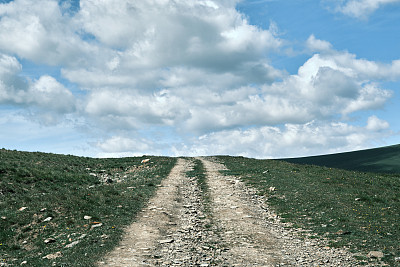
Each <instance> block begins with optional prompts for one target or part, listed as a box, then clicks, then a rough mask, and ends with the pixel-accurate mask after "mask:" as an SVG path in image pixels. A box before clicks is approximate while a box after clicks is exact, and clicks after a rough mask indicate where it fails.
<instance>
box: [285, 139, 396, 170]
mask: <svg viewBox="0 0 400 267" xmlns="http://www.w3.org/2000/svg"><path fill="white" fill-rule="evenodd" d="M282 160H284V161H287V162H291V163H298V164H309V165H317V166H325V167H331V168H339V169H345V170H355V171H363V172H379V173H400V145H394V146H387V147H381V148H374V149H366V150H359V151H353V152H346V153H338V154H330V155H322V156H313V157H304V158H286V159H282Z"/></svg>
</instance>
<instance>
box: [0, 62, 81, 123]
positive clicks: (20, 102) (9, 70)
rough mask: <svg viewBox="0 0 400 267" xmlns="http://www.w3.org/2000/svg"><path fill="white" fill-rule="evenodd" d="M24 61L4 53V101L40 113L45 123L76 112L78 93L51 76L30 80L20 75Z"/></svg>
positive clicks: (0, 89)
mask: <svg viewBox="0 0 400 267" xmlns="http://www.w3.org/2000/svg"><path fill="white" fill-rule="evenodd" d="M21 70H22V66H21V64H20V63H19V62H18V60H17V59H16V58H15V57H11V56H8V55H4V54H0V103H1V104H11V105H17V106H21V107H24V108H27V109H30V112H33V113H35V115H38V118H41V119H39V120H40V121H42V122H44V123H45V124H54V123H56V122H58V117H60V116H62V115H64V114H68V113H72V112H74V111H75V107H76V99H75V97H74V95H73V94H72V93H71V92H70V91H69V90H68V89H67V88H65V87H64V86H63V85H62V84H61V83H59V82H58V81H57V80H56V79H54V78H53V77H51V76H48V75H44V76H41V77H40V78H39V79H38V80H35V81H30V80H27V79H24V78H23V77H21V76H20V75H19V74H20V72H21Z"/></svg>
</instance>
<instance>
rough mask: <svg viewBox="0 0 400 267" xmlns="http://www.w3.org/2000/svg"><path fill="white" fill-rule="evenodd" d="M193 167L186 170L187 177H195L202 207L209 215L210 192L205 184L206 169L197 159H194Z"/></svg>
mask: <svg viewBox="0 0 400 267" xmlns="http://www.w3.org/2000/svg"><path fill="white" fill-rule="evenodd" d="M193 162H194V166H193V169H192V170H190V171H188V172H186V175H187V176H188V177H196V178H197V183H198V185H199V187H200V190H201V196H202V199H203V204H204V209H205V212H206V213H207V214H208V215H211V207H210V201H211V200H210V194H209V188H208V184H207V177H206V170H205V168H204V165H203V163H202V162H201V160H199V159H194V160H193Z"/></svg>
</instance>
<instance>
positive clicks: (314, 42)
mask: <svg viewBox="0 0 400 267" xmlns="http://www.w3.org/2000/svg"><path fill="white" fill-rule="evenodd" d="M306 46H307V48H308V49H309V50H311V51H312V52H320V51H329V50H331V49H332V44H331V43H329V42H327V41H324V40H319V39H316V38H315V36H314V34H312V35H310V37H308V39H307V42H306Z"/></svg>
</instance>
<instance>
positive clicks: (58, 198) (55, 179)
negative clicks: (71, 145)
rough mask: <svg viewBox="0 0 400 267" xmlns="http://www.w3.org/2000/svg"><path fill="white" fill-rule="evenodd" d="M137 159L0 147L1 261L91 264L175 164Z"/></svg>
mask: <svg viewBox="0 0 400 267" xmlns="http://www.w3.org/2000/svg"><path fill="white" fill-rule="evenodd" d="M142 159H144V158H143V157H142V158H140V157H137V158H120V159H93V158H83V157H75V156H65V155H56V154H45V153H28V152H17V151H9V150H5V149H2V150H0V263H7V264H10V265H20V264H21V263H22V262H24V261H26V263H27V265H28V266H51V265H52V264H54V265H55V266H93V265H94V262H95V261H96V260H98V259H99V257H101V256H102V255H104V253H105V252H107V251H109V250H111V249H112V248H113V246H114V245H115V244H116V243H117V242H118V241H119V240H120V238H121V234H122V232H123V228H124V227H125V226H127V225H128V224H130V223H131V222H132V220H133V219H134V217H135V215H136V213H137V212H138V211H140V210H141V209H142V207H143V206H144V205H145V204H146V202H147V200H148V198H149V197H150V196H151V195H152V193H153V192H154V191H155V189H156V185H157V184H159V183H160V182H161V180H162V179H163V178H164V177H166V176H167V175H168V174H169V172H170V170H171V169H172V167H173V166H174V164H175V159H174V158H166V157H151V161H150V162H148V163H144V164H141V160H142ZM85 216H86V217H85ZM71 244H72V245H71ZM73 244H75V245H73ZM68 245H71V247H70V248H68V247H67V246H68Z"/></svg>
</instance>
